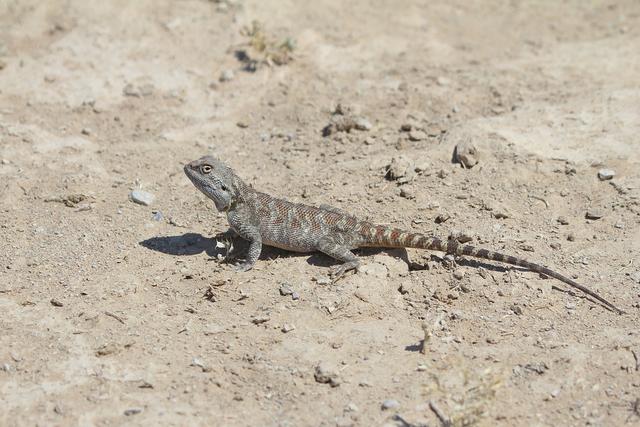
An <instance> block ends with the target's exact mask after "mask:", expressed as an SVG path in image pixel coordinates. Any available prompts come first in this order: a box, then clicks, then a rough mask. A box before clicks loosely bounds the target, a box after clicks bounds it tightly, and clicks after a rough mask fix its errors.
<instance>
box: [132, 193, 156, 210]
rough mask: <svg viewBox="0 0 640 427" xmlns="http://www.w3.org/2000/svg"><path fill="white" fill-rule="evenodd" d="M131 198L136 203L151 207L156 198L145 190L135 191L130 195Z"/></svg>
mask: <svg viewBox="0 0 640 427" xmlns="http://www.w3.org/2000/svg"><path fill="white" fill-rule="evenodd" d="M129 198H130V199H131V201H132V202H134V203H137V204H139V205H144V206H149V205H150V204H152V203H153V201H154V200H155V198H156V196H154V195H153V194H151V193H149V192H147V191H144V190H133V191H132V192H131V193H129Z"/></svg>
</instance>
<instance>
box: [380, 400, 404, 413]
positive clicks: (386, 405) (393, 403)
mask: <svg viewBox="0 0 640 427" xmlns="http://www.w3.org/2000/svg"><path fill="white" fill-rule="evenodd" d="M399 407H400V403H399V402H398V401H397V400H395V399H386V400H385V401H384V402H382V405H381V408H382V410H383V411H388V410H390V409H397V408H399Z"/></svg>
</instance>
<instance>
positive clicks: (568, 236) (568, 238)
mask: <svg viewBox="0 0 640 427" xmlns="http://www.w3.org/2000/svg"><path fill="white" fill-rule="evenodd" d="M567 240H568V241H570V242H575V241H576V235H575V234H573V233H569V234H567Z"/></svg>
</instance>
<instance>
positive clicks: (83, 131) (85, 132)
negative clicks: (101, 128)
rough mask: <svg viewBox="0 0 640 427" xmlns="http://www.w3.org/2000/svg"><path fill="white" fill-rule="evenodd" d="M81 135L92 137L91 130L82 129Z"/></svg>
mask: <svg viewBox="0 0 640 427" xmlns="http://www.w3.org/2000/svg"><path fill="white" fill-rule="evenodd" d="M80 133H82V134H83V135H87V136H89V135H91V129H90V128H82V130H81V131H80Z"/></svg>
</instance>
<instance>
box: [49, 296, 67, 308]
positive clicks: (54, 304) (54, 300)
mask: <svg viewBox="0 0 640 427" xmlns="http://www.w3.org/2000/svg"><path fill="white" fill-rule="evenodd" d="M50 302H51V305H52V306H54V307H62V306H64V304H62V303H61V302H60V301H58V300H57V299H55V298H52V299H51V301H50Z"/></svg>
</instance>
